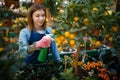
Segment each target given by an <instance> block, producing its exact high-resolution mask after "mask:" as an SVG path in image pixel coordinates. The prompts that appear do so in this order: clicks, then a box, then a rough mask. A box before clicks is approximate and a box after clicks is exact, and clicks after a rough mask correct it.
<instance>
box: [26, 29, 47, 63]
mask: <svg viewBox="0 0 120 80" xmlns="http://www.w3.org/2000/svg"><path fill="white" fill-rule="evenodd" d="M45 34H49V32H48V31H45ZM45 34H40V33H38V32H37V31H31V35H30V40H29V45H31V44H33V43H34V42H36V41H39V40H40V39H42V37H43V36H45ZM48 52H49V49H48V51H47V54H48ZM39 53H40V50H36V51H34V53H32V54H31V55H29V56H27V57H26V58H25V60H24V61H25V62H26V64H39V63H41V62H39V61H38V60H37V58H38V55H39Z"/></svg>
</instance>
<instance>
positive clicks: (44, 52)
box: [38, 34, 54, 62]
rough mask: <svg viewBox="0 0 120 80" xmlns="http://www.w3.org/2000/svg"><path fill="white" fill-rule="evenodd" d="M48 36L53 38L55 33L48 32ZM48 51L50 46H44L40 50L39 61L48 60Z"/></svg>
mask: <svg viewBox="0 0 120 80" xmlns="http://www.w3.org/2000/svg"><path fill="white" fill-rule="evenodd" d="M46 36H50V37H51V38H54V35H53V34H47V35H46ZM47 51H48V48H42V49H41V50H40V53H39V55H38V61H39V62H45V61H46V58H47Z"/></svg>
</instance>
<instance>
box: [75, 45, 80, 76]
mask: <svg viewBox="0 0 120 80" xmlns="http://www.w3.org/2000/svg"><path fill="white" fill-rule="evenodd" d="M79 52H80V46H78V48H77V53H76V56H75V75H79V73H78V59H79Z"/></svg>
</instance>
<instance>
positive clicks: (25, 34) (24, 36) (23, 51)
mask: <svg viewBox="0 0 120 80" xmlns="http://www.w3.org/2000/svg"><path fill="white" fill-rule="evenodd" d="M46 30H47V31H48V32H49V33H50V34H51V32H52V28H50V27H47V28H46ZM42 33H45V30H43V31H42ZM30 34H31V32H30V31H29V30H28V28H24V29H22V30H21V31H20V33H19V49H18V53H19V56H20V57H22V58H24V57H26V56H30V55H29V54H28V53H27V49H28V45H29V39H30ZM50 51H51V53H52V54H53V57H54V59H55V60H57V61H58V60H60V55H59V51H58V48H57V45H56V42H55V41H52V42H51V46H50Z"/></svg>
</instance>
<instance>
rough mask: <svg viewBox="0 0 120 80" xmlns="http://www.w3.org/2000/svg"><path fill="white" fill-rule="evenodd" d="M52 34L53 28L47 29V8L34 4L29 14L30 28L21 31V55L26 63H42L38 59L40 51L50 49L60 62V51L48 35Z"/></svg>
mask: <svg viewBox="0 0 120 80" xmlns="http://www.w3.org/2000/svg"><path fill="white" fill-rule="evenodd" d="M50 33H51V28H50V27H46V11H45V8H44V7H43V6H42V5H41V4H38V3H35V4H33V5H32V6H31V7H30V9H29V12H28V26H27V27H26V28H24V29H22V30H21V31H20V34H19V42H20V44H19V50H18V52H19V54H20V55H21V56H25V59H24V61H25V62H26V63H28V64H38V63H40V62H39V61H38V60H37V58H38V55H39V53H40V49H42V48H49V49H48V51H47V54H48V53H49V50H50V51H51V53H52V55H53V56H54V59H55V60H56V61H60V55H59V51H58V49H57V46H56V42H55V41H53V39H52V38H50V37H47V36H46V34H50Z"/></svg>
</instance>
